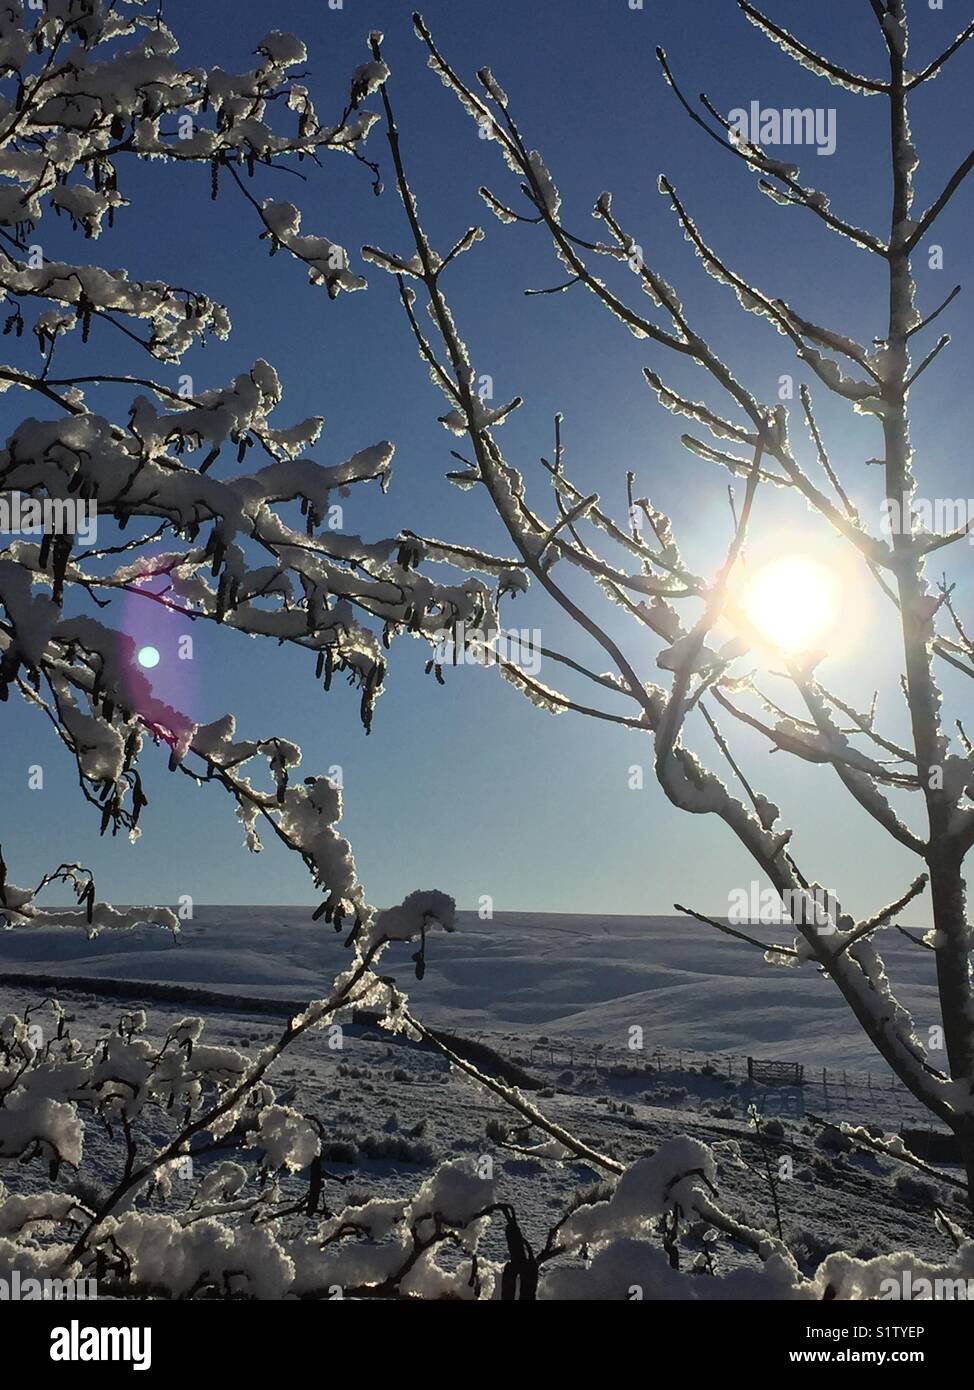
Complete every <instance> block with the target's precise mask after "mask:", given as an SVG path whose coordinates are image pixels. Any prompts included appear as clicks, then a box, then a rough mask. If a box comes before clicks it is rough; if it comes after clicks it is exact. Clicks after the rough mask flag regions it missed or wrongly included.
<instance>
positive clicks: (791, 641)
mask: <svg viewBox="0 0 974 1390" xmlns="http://www.w3.org/2000/svg"><path fill="white" fill-rule="evenodd" d="M841 601H842V591H841V587H840V585H839V582H838V580H837V579H836V577H835V575H834V573H833V572H832V571H831V570H829V569H826V567H825V566H824V565H823V564H821V563H820V562H819V561H818V560H813V559H811V558H810V557H809V556H807V555H786V556H783V557H782V558H781V559H778V560H772V561H770V562H769V563H768V564H766V565H762V566H761V568H760V569H758V570H756V571H755V572H754V573H753V574H752V575H751V576H750V577H749V579H748V580H747V581H746V583H745V586H744V590H743V593H742V596H741V607H742V608H743V610H744V613H745V614H746V615H747V617H748V619H749V621H750V622H752V623H753V624H754V626H755V627H756V628H757V629H758V631H759V632H760V633H761V634H762V635H763V636H764V637H765V638H766V640H767V641H769V642H772V643H773V644H774V645H775V646H776V647H779V648H781V649H783V650H784V651H787V652H806V651H810V650H814V649H815V648H817V647H821V646H823V645H824V644H825V642H826V640H827V639H828V637H829V636H830V634H831V633H832V631H833V630H834V628H835V627H836V625H837V623H838V621H839V616H840V613H841V608H842V602H841Z"/></svg>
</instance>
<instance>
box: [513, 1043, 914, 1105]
mask: <svg viewBox="0 0 974 1390" xmlns="http://www.w3.org/2000/svg"><path fill="white" fill-rule="evenodd" d="M517 1060H519V1061H521V1062H522V1064H524V1065H525V1066H529V1067H531V1066H533V1067H539V1066H544V1067H550V1068H557V1069H564V1070H570V1071H573V1072H575V1073H585V1072H589V1073H591V1074H592V1075H593V1076H597V1075H603V1076H606V1077H611V1078H617V1079H631V1080H634V1081H638V1080H639V1079H640V1078H641V1079H642V1081H643V1083H644V1084H645V1085H646V1086H647V1087H648V1088H650V1089H652V1088H653V1086H654V1085H655V1084H657V1079H658V1081H664V1080H669V1081H670V1082H677V1081H680V1082H683V1083H684V1084H686V1082H687V1081H688V1080H692V1081H694V1082H696V1089H703V1090H707V1089H708V1085H707V1081H708V1079H709V1082H710V1083H711V1084H710V1087H709V1089H711V1090H712V1091H713V1094H714V1097H715V1098H716V1097H719V1096H720V1094H721V1090H722V1089H723V1092H724V1095H725V1098H726V1100H727V1101H728V1103H732V1097H731V1092H733V1093H734V1095H736V1096H738V1097H739V1096H741V1095H742V1094H744V1095H745V1096H746V1097H747V1100H748V1104H751V1103H753V1104H755V1105H757V1107H758V1109H759V1110H761V1111H762V1112H764V1113H766V1114H771V1113H780V1114H787V1113H792V1114H804V1112H805V1110H811V1111H816V1112H818V1113H820V1114H825V1115H828V1114H833V1115H836V1117H838V1116H839V1115H840V1114H841V1115H843V1116H844V1115H846V1114H851V1115H861V1116H862V1117H863V1118H869V1116H870V1115H871V1114H876V1113H877V1112H882V1113H883V1114H884V1115H889V1116H891V1117H893V1118H898V1119H901V1120H903V1121H907V1120H916V1119H922V1118H924V1117H927V1112H926V1110H925V1108H924V1107H923V1106H922V1105H921V1104H920V1102H919V1101H918V1100H917V1099H916V1097H915V1096H913V1095H912V1093H911V1092H910V1091H908V1090H907V1088H906V1087H905V1086H904V1085H903V1083H902V1081H900V1080H899V1078H898V1077H896V1076H894V1074H893V1073H892V1072H891V1071H889V1070H888V1069H886V1068H879V1067H877V1068H875V1069H870V1070H861V1069H855V1068H850V1067H827V1066H816V1065H815V1064H814V1063H813V1062H810V1061H809V1060H807V1059H804V1060H803V1059H801V1058H787V1059H780V1058H773V1057H769V1056H764V1057H761V1058H755V1057H747V1056H745V1055H743V1054H740V1053H730V1052H719V1053H704V1052H697V1051H694V1050H691V1049H687V1050H683V1049H666V1048H658V1047H657V1048H653V1047H643V1048H629V1047H622V1046H618V1045H615V1044H611V1043H598V1042H591V1041H589V1040H588V1039H579V1038H553V1037H546V1038H544V1039H543V1040H542V1039H537V1040H536V1041H535V1042H533V1043H532V1044H531V1046H530V1048H529V1049H527V1050H526V1051H525V1052H523V1054H522V1055H521V1056H520V1057H519V1058H518V1059H517ZM762 1063H773V1064H774V1067H775V1068H776V1069H780V1073H779V1079H775V1078H773V1077H772V1076H771V1074H770V1073H769V1072H767V1071H766V1070H765V1068H764V1067H762V1066H761V1064H762ZM754 1064H757V1065H754ZM796 1068H797V1069H798V1070H799V1073H800V1080H798V1079H797V1078H794V1071H795V1069H796ZM789 1071H790V1072H791V1073H792V1077H791V1078H790V1079H786V1077H787V1074H788V1072H789ZM721 1082H724V1083H729V1084H727V1085H726V1086H725V1087H724V1088H721V1086H720V1083H721ZM927 1118H929V1117H927Z"/></svg>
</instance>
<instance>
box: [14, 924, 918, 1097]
mask: <svg viewBox="0 0 974 1390" xmlns="http://www.w3.org/2000/svg"><path fill="white" fill-rule="evenodd" d="M757 931H758V934H761V931H762V929H757ZM763 935H764V937H765V938H766V939H767V940H768V941H769V942H770V941H771V940H773V939H778V940H782V939H787V937H785V936H783V929H782V930H776V929H767V930H766V931H764V933H763ZM882 945H883V950H884V953H885V954H886V956H887V960H888V967H889V970H890V974H891V976H892V978H893V980H894V983H895V984H896V985H897V987H898V988H899V989H900V993H901V997H902V999H903V1002H904V1003H906V1004H907V1006H908V1007H910V1008H911V1009H912V1011H913V1013H914V1017H915V1018H916V1020H917V1026H918V1028H921V1029H923V1030H924V1031H925V1029H926V1027H927V1026H929V1025H930V1024H932V1023H935V1022H937V1021H938V1020H937V1013H936V998H935V989H934V975H933V956H932V954H931V953H930V952H928V951H924V950H922V949H919V948H918V947H916V946H914V945H912V944H911V943H910V942H909V941H907V940H906V939H905V938H904V937H903V936H901V935H899V934H898V933H897V932H895V931H887V932H884V933H883V942H882ZM408 955H409V951H408V950H405V949H403V950H400V951H399V952H398V953H394V952H390V954H389V955H388V956H387V957H386V960H385V962H384V964H387V965H388V969H389V972H390V973H396V974H398V975H399V976H400V978H402V980H403V981H404V982H407V983H409V984H411V988H410V993H411V995H412V997H413V1000H414V1003H415V1005H416V1007H417V1008H418V1009H419V1011H420V1012H421V1013H422V1015H423V1016H424V1018H426V1019H427V1021H428V1022H429V1023H430V1024H432V1025H434V1026H445V1027H455V1028H462V1029H464V1030H466V1031H468V1032H470V1031H478V1030H487V1031H492V1032H502V1033H511V1034H513V1033H523V1034H527V1035H530V1036H531V1037H537V1036H539V1035H544V1036H546V1037H547V1036H551V1037H558V1038H561V1037H577V1038H582V1039H586V1040H588V1041H589V1043H592V1044H594V1043H602V1044H603V1045H604V1046H605V1047H607V1048H612V1047H618V1048H625V1047H626V1046H627V1044H628V1039H629V1029H630V1028H631V1027H632V1026H633V1025H638V1026H640V1027H641V1028H642V1029H643V1034H644V1047H645V1050H646V1051H647V1052H649V1053H652V1052H653V1050H654V1049H657V1048H659V1049H663V1050H664V1051H667V1052H679V1053H684V1054H685V1053H733V1054H737V1055H742V1054H743V1055H747V1054H750V1053H754V1054H756V1055H761V1056H768V1057H778V1058H789V1059H794V1060H797V1061H803V1062H805V1063H806V1065H807V1066H810V1067H814V1068H818V1069H820V1068H821V1067H823V1066H827V1067H830V1068H833V1067H834V1068H850V1069H856V1070H862V1071H865V1070H873V1071H875V1072H876V1073H877V1075H878V1074H880V1073H883V1072H884V1067H883V1064H882V1062H881V1061H880V1059H879V1058H878V1057H877V1056H876V1054H875V1053H874V1052H873V1051H872V1050H871V1048H870V1047H869V1046H868V1044H867V1042H866V1041H865V1039H864V1038H863V1037H862V1034H861V1033H860V1032H859V1030H858V1029H857V1027H856V1025H855V1023H854V1021H853V1020H852V1018H851V1016H850V1015H849V1013H848V1010H847V1009H846V1007H845V1005H844V1004H843V1002H842V1000H841V998H840V997H839V995H838V992H837V991H836V990H835V988H834V986H832V985H831V984H830V982H829V981H828V980H826V979H823V978H822V977H821V976H820V975H819V974H818V972H817V971H816V970H815V969H814V968H812V967H810V966H807V965H806V966H804V967H802V968H801V969H800V970H794V969H787V968H784V969H782V968H773V967H770V966H768V965H767V964H766V963H765V962H764V959H763V957H762V956H761V955H760V953H759V952H757V951H756V950H753V949H752V948H750V947H748V946H746V945H743V944H740V943H738V942H736V941H733V940H731V939H729V938H728V937H725V936H721V935H720V934H719V933H717V932H715V931H713V930H712V929H710V928H709V927H706V926H703V925H701V924H698V923H696V922H693V921H691V920H688V919H686V918H681V917H672V918H671V917H649V918H633V917H609V916H606V917H592V916H588V917H583V916H574V917H573V916H555V915H549V914H539V913H499V914H498V915H497V916H495V918H494V920H493V921H489V922H485V921H480V920H479V919H478V918H477V916H476V914H474V913H462V914H461V921H460V929H459V931H458V932H457V933H456V934H455V935H453V936H449V937H444V936H442V935H440V934H437V936H436V937H435V938H434V939H433V940H431V941H430V943H429V946H428V950H427V971H426V976H425V979H424V980H423V982H422V984H417V983H416V982H415V981H412V978H411V977H412V966H411V964H410V963H409V961H408ZM340 959H341V944H340V940H339V939H337V938H336V937H335V935H334V933H333V932H332V931H331V929H330V928H328V927H327V926H326V925H325V924H324V923H322V922H318V923H316V922H313V921H312V920H311V910H310V909H308V908H272V907H253V908H245V907H208V908H198V909H197V912H196V917H195V920H194V921H191V922H186V923H185V924H184V930H183V934H182V936H181V938H179V940H178V941H176V940H174V939H173V938H172V937H171V936H170V935H169V934H168V933H167V932H165V931H161V930H158V929H153V928H139V929H136V930H134V931H130V932H124V933H120V932H106V933H104V934H102V935H101V936H99V937H98V938H96V939H95V940H93V941H89V940H87V939H86V938H85V936H84V934H83V933H82V932H81V931H72V930H61V929H53V928H43V929H38V930H26V929H23V930H21V929H18V930H16V931H10V932H0V974H2V973H45V972H46V973H55V974H61V975H79V976H85V977H89V978H101V979H115V980H144V981H147V982H148V981H151V982H168V983H177V984H182V985H193V986H200V987H203V988H207V989H215V990H219V991H225V992H228V993H230V994H233V995H247V996H259V997H272V998H281V999H294V1000H304V999H308V998H314V997H316V996H317V995H319V994H320V993H321V992H322V990H323V988H324V987H325V985H326V984H327V983H328V982H329V981H330V980H331V978H332V976H333V975H334V973H335V970H336V968H337V966H338V964H339V962H340Z"/></svg>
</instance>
